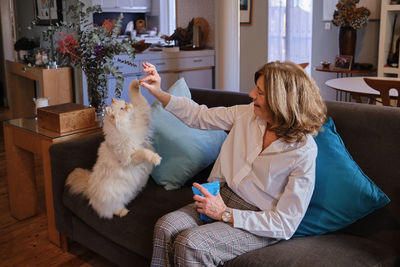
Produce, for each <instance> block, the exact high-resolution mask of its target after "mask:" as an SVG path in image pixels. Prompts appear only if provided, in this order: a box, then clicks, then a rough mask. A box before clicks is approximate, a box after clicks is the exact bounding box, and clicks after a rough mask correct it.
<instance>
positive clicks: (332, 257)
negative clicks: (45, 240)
mask: <svg viewBox="0 0 400 267" xmlns="http://www.w3.org/2000/svg"><path fill="white" fill-rule="evenodd" d="M191 93H192V98H193V100H194V101H196V102H198V103H201V104H206V105H208V106H209V107H212V106H218V105H224V106H230V105H235V104H242V103H249V102H250V99H249V97H248V96H247V95H246V94H243V93H234V92H225V91H217V90H202V89H191ZM327 106H328V113H329V116H332V117H333V119H334V122H335V124H336V127H337V129H338V132H339V134H340V135H341V137H342V139H343V141H344V143H345V145H346V147H347V149H348V150H349V152H350V154H351V155H352V156H353V158H354V160H355V161H356V162H357V163H358V164H359V166H360V167H361V168H362V169H363V171H364V172H365V173H366V174H367V175H368V176H369V177H370V178H371V179H372V180H373V181H374V182H375V183H376V184H377V185H378V186H379V187H380V188H381V189H382V190H383V191H384V192H385V193H386V194H387V195H388V196H389V198H390V199H391V202H390V203H389V204H388V205H387V206H385V207H384V208H382V209H380V210H377V211H375V212H373V213H372V214H370V215H368V216H366V217H365V218H363V219H361V220H359V221H357V222H355V223H354V224H352V225H350V226H349V227H347V228H345V229H342V230H340V231H337V232H334V233H329V234H325V235H320V236H309V237H300V238H293V239H291V240H289V241H282V242H279V243H277V244H275V245H272V246H270V247H266V248H263V249H259V250H256V251H253V252H250V253H246V254H243V255H241V256H239V257H237V258H235V259H233V260H231V261H229V262H227V263H226V264H225V265H226V266H400V109H399V108H390V107H378V106H372V105H366V104H354V103H341V102H327ZM102 140H103V137H102V135H101V134H93V135H88V136H85V137H82V138H79V139H75V140H72V141H68V142H64V143H59V144H55V145H53V146H52V147H51V148H50V157H51V168H52V177H53V194H54V207H55V219H56V226H57V229H58V230H59V231H60V232H61V233H62V234H64V235H66V236H67V237H68V238H69V239H71V240H74V241H76V242H79V243H81V244H82V245H84V246H85V247H88V248H90V249H91V250H93V251H95V252H96V253H98V254H101V255H103V256H104V257H105V258H107V259H109V260H110V261H112V262H114V263H116V264H118V265H120V266H148V265H149V263H150V260H151V254H152V235H153V227H154V224H155V222H156V221H157V219H158V218H159V217H161V216H162V215H163V214H165V213H167V212H170V211H173V210H176V209H178V208H180V207H182V206H184V205H186V204H187V203H190V202H192V192H191V189H190V186H189V185H190V183H191V182H192V181H198V182H204V181H205V179H206V178H207V175H208V173H209V172H210V170H211V167H212V166H209V167H208V168H206V169H204V170H203V171H202V172H201V173H199V174H198V175H196V176H195V177H193V180H192V181H190V182H189V183H187V186H185V187H184V188H182V189H179V190H175V191H166V190H164V189H163V188H162V187H160V186H158V185H157V184H155V183H154V181H153V180H152V179H150V180H149V182H148V184H147V186H146V187H145V189H144V191H143V192H142V193H141V194H140V195H139V196H138V197H137V198H136V199H135V200H133V201H132V202H131V203H130V204H129V205H128V209H129V210H130V212H129V213H128V215H127V216H126V217H124V218H122V219H121V218H114V219H112V220H104V219H99V217H98V216H97V215H96V214H95V212H94V211H93V210H92V209H91V208H90V207H89V206H88V201H87V200H86V199H84V198H83V197H79V196H72V195H70V194H69V193H68V190H65V187H64V183H65V179H66V177H67V175H68V173H70V172H71V171H72V170H73V169H74V168H76V167H83V168H88V169H90V168H91V167H92V166H93V164H94V163H95V161H96V153H97V149H98V147H99V144H100V143H101V142H102Z"/></svg>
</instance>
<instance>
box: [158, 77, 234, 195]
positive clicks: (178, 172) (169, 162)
mask: <svg viewBox="0 0 400 267" xmlns="http://www.w3.org/2000/svg"><path fill="white" fill-rule="evenodd" d="M168 92H169V93H170V94H171V95H174V96H182V97H186V98H191V95H190V91H189V88H188V87H187V85H186V82H185V80H184V79H183V78H181V79H179V80H178V81H176V82H175V84H173V85H172V86H171V87H170V88H169V89H168ZM151 121H152V122H151V125H152V128H153V131H154V134H153V146H154V149H155V150H156V151H157V153H158V154H159V155H160V156H161V157H162V160H161V163H160V165H158V166H156V167H154V169H153V171H152V173H151V176H152V177H153V178H154V180H155V181H156V183H157V184H159V185H162V186H164V188H165V189H167V190H173V189H178V188H180V187H181V186H182V185H184V184H185V182H186V181H187V180H189V179H190V178H192V177H193V175H195V174H196V173H198V172H199V171H201V170H202V169H204V168H205V167H207V166H208V165H209V164H211V163H213V162H214V161H215V160H216V158H217V156H218V154H219V151H220V149H221V146H222V143H223V142H224V140H225V137H226V135H227V134H226V133H225V132H224V131H204V130H199V129H193V128H190V127H188V126H187V125H185V124H184V123H183V122H182V121H180V120H179V119H178V118H176V117H175V116H174V115H172V114H171V113H169V112H168V111H166V110H164V108H163V107H162V104H161V103H160V102H159V101H156V102H154V103H153V105H152V113H151Z"/></svg>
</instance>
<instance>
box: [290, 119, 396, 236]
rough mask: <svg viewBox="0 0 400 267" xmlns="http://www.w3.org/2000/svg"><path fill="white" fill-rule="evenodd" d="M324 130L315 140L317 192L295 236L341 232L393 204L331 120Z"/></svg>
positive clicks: (327, 122) (324, 126)
mask: <svg viewBox="0 0 400 267" xmlns="http://www.w3.org/2000/svg"><path fill="white" fill-rule="evenodd" d="M322 128H323V130H322V131H320V132H319V134H318V135H317V136H316V137H315V142H316V143H317V146H318V156H317V161H316V176H315V189H314V193H313V196H312V198H311V202H310V205H309V207H308V209H307V212H306V214H305V216H304V218H303V220H302V221H301V223H300V226H299V227H298V229H297V231H296V233H295V235H294V236H306V235H316V234H324V233H327V232H332V231H336V230H339V229H341V228H343V227H345V226H347V225H350V224H351V223H353V222H355V221H357V220H358V219H360V218H362V217H364V216H366V215H368V214H369V213H371V212H373V211H374V210H376V209H379V208H381V207H383V206H385V205H386V204H387V203H389V202H390V199H389V198H388V197H387V196H386V194H385V193H383V192H382V191H381V190H380V189H379V188H378V187H377V186H376V185H375V184H374V183H373V182H372V181H371V180H370V179H369V178H368V177H367V176H366V175H365V174H364V173H363V172H362V170H361V169H360V167H359V166H358V165H357V163H356V162H354V160H353V158H352V157H351V156H350V154H349V152H348V151H347V149H346V147H345V146H344V144H343V141H342V139H341V138H340V136H339V134H338V133H337V132H336V127H335V124H334V123H333V120H332V118H328V120H327V121H326V122H325V124H324V125H323V127H322Z"/></svg>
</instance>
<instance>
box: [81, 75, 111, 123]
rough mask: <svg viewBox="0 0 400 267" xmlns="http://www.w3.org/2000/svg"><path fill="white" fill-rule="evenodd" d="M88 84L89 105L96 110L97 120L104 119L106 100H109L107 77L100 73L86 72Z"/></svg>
mask: <svg viewBox="0 0 400 267" xmlns="http://www.w3.org/2000/svg"><path fill="white" fill-rule="evenodd" d="M85 75H86V82H87V91H88V98H89V104H90V106H91V107H94V108H95V113H96V118H97V119H101V118H103V117H104V106H105V99H106V98H107V93H108V92H107V78H106V75H104V74H102V73H99V72H98V71H90V72H86V73H85Z"/></svg>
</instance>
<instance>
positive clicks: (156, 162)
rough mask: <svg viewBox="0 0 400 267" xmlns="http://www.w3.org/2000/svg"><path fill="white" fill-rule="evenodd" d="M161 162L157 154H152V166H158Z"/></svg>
mask: <svg viewBox="0 0 400 267" xmlns="http://www.w3.org/2000/svg"><path fill="white" fill-rule="evenodd" d="M160 162H161V157H160V155H158V154H157V153H154V155H153V157H152V158H151V163H153V164H154V166H157V165H160Z"/></svg>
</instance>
